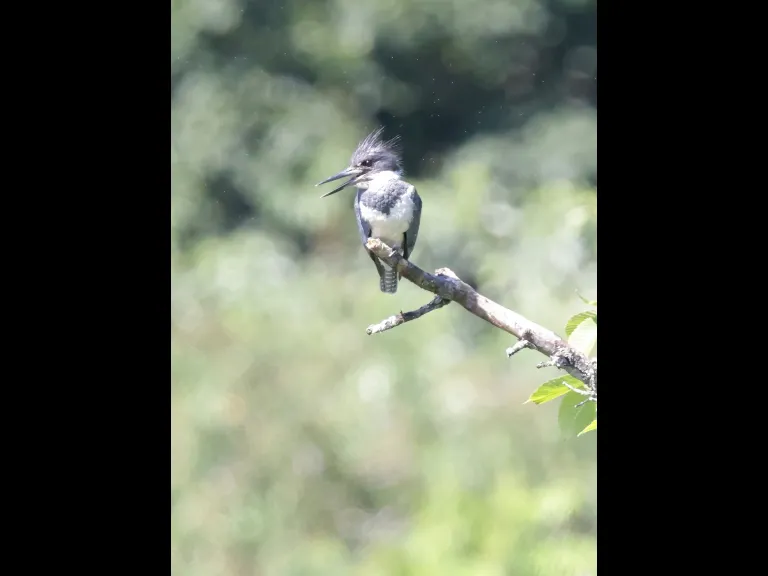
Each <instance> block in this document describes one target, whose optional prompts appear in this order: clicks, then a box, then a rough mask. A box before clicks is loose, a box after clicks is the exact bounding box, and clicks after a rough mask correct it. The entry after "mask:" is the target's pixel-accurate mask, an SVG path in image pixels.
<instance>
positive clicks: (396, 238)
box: [316, 128, 421, 294]
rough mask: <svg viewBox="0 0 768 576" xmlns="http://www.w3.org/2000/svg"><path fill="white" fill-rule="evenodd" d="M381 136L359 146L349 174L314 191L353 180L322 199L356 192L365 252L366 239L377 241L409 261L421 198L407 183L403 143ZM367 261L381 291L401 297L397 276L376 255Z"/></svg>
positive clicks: (372, 136)
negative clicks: (351, 190)
mask: <svg viewBox="0 0 768 576" xmlns="http://www.w3.org/2000/svg"><path fill="white" fill-rule="evenodd" d="M383 130H384V129H383V128H379V129H378V130H375V131H374V132H372V133H371V134H369V135H368V136H367V137H366V138H365V139H364V140H363V141H362V142H360V144H358V146H357V149H356V150H355V153H354V154H352V159H351V160H350V162H349V166H348V167H347V168H346V169H344V170H342V171H341V172H339V173H338V174H336V175H335V176H331V177H330V178H327V179H326V180H323V181H322V182H318V183H317V184H316V186H320V184H325V183H327V182H332V181H334V180H338V179H340V178H346V177H347V176H349V177H350V178H349V180H347V181H346V182H344V184H342V185H341V186H339V187H338V188H336V189H335V190H331V191H330V192H328V193H327V194H323V196H322V198H325V197H326V196H330V195H331V194H335V193H336V192H339V191H340V190H343V189H344V188H346V187H347V186H355V187H356V188H357V192H356V194H355V217H356V218H357V227H358V229H359V231H360V238H361V240H362V241H363V246H365V243H366V241H367V240H368V238H378V239H379V240H381V241H382V242H384V243H385V244H387V245H388V246H389V247H390V248H393V249H396V250H397V251H398V252H399V253H400V254H402V255H403V257H404V258H408V257H409V256H410V255H411V253H412V252H413V248H414V246H416V239H417V238H418V236H419V223H420V222H421V198H420V197H419V195H418V193H417V192H416V188H415V187H414V186H413V185H412V184H409V183H408V182H406V181H405V180H403V170H402V167H401V160H400V150H399V148H398V144H399V137H397V136H395V137H394V138H392V139H391V140H383V139H382V137H381V134H382V132H383ZM366 250H367V249H366ZM368 255H369V256H370V257H371V260H373V263H374V264H375V265H376V270H377V271H378V273H379V288H380V289H381V291H382V292H386V293H388V294H394V293H395V292H397V283H398V280H399V276H398V274H397V271H396V270H394V269H392V268H391V267H390V266H389V265H387V264H386V263H385V262H382V261H381V260H379V258H377V257H376V255H375V254H373V253H372V252H370V251H368Z"/></svg>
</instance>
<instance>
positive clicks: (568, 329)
mask: <svg viewBox="0 0 768 576" xmlns="http://www.w3.org/2000/svg"><path fill="white" fill-rule="evenodd" d="M589 319H592V320H594V321H595V323H597V312H593V311H592V310H587V311H586V312H579V313H578V314H575V315H574V316H571V317H570V319H569V320H568V322H567V323H566V324H565V335H566V336H570V335H571V334H572V333H573V331H574V330H576V328H577V327H578V326H579V324H581V323H582V322H584V320H589Z"/></svg>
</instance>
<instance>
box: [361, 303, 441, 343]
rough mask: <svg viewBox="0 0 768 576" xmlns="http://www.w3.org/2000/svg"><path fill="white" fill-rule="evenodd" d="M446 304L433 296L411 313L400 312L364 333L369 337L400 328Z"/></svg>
mask: <svg viewBox="0 0 768 576" xmlns="http://www.w3.org/2000/svg"><path fill="white" fill-rule="evenodd" d="M446 304H450V301H449V300H443V299H442V298H441V297H440V296H435V297H434V298H433V299H432V301H431V302H428V303H427V304H424V306H422V307H421V308H419V309H418V310H414V311H413V312H400V314H395V315H394V316H390V317H389V318H385V319H384V320H382V321H381V322H379V323H378V324H371V325H370V326H368V329H367V330H366V332H367V333H368V334H369V335H370V334H378V333H379V332H384V331H385V330H390V329H391V328H394V327H395V326H400V324H403V323H405V322H410V321H411V320H416V318H420V317H421V316H424V314H426V313H427V312H432V311H433V310H439V309H440V308H442V307H443V306H445V305H446Z"/></svg>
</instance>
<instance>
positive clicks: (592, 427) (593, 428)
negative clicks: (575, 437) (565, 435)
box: [579, 418, 597, 436]
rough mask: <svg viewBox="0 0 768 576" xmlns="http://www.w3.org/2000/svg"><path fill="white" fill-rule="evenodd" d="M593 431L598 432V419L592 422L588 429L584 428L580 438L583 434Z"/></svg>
mask: <svg viewBox="0 0 768 576" xmlns="http://www.w3.org/2000/svg"><path fill="white" fill-rule="evenodd" d="M592 430H597V418H595V419H594V420H592V422H590V424H589V426H587V427H586V428H584V430H582V431H581V432H579V436H581V435H582V434H586V433H587V432H591V431H592Z"/></svg>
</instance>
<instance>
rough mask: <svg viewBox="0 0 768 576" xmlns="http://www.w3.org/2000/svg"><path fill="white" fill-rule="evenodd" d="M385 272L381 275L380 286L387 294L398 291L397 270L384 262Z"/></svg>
mask: <svg viewBox="0 0 768 576" xmlns="http://www.w3.org/2000/svg"><path fill="white" fill-rule="evenodd" d="M382 266H383V267H384V272H383V273H382V274H381V275H380V276H379V288H381V291H382V292H385V293H386V294H394V293H395V292H397V270H395V269H394V268H390V267H389V266H387V265H386V264H384V263H383V262H382Z"/></svg>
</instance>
